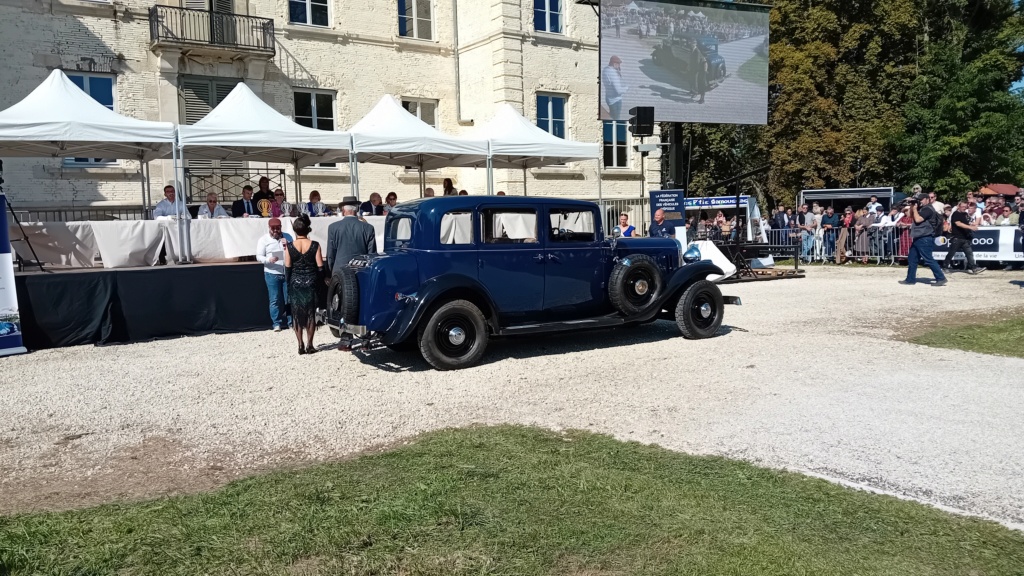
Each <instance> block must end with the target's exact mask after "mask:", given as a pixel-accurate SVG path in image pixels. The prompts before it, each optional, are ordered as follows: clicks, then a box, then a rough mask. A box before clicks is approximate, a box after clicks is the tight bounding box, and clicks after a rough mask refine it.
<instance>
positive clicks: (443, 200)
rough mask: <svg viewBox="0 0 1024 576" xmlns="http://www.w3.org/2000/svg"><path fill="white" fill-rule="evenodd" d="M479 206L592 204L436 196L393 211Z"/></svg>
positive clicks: (585, 204)
mask: <svg viewBox="0 0 1024 576" xmlns="http://www.w3.org/2000/svg"><path fill="white" fill-rule="evenodd" d="M481 204H487V205H490V206H494V205H499V206H500V205H502V204H507V205H510V206H511V205H517V206H523V205H542V206H552V205H557V206H578V207H580V208H587V209H590V208H593V207H594V203H593V202H588V201H586V200H574V199H570V198H551V197H544V196H481V195H476V196H436V197H433V198H417V199H415V200H409V201H407V202H401V203H399V204H398V206H396V207H395V209H396V210H397V211H399V212H420V211H423V210H428V211H430V210H436V209H441V210H444V211H445V212H447V211H449V210H459V209H465V210H470V209H473V208H476V207H477V206H479V205H481Z"/></svg>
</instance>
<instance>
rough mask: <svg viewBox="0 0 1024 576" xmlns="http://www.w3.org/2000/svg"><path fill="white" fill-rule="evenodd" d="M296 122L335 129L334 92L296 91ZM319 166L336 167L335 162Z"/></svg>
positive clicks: (320, 128)
mask: <svg viewBox="0 0 1024 576" xmlns="http://www.w3.org/2000/svg"><path fill="white" fill-rule="evenodd" d="M295 123H296V124H301V125H303V126H305V127H306V128H314V129H316V130H329V131H331V132H333V131H334V94H332V93H330V92H296V93H295ZM316 166H317V167H318V168H334V166H335V163H334V162H322V163H320V164H317V165H316Z"/></svg>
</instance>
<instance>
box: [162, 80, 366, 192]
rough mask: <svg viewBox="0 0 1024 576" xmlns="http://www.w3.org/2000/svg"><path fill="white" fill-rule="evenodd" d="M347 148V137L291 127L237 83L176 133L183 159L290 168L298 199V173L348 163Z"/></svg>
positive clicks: (291, 124)
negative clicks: (320, 165) (315, 166)
mask: <svg viewBox="0 0 1024 576" xmlns="http://www.w3.org/2000/svg"><path fill="white" fill-rule="evenodd" d="M351 143H352V137H351V135H349V134H348V133H347V132H336V131H330V130H316V129H314V128H307V127H306V126H302V125H300V124H296V123H295V122H293V121H292V119H291V118H288V117H287V116H285V115H283V114H281V113H280V112H278V111H277V110H275V109H274V108H272V107H271V106H270V105H268V104H267V103H266V102H264V101H263V100H261V99H260V97H259V96H257V95H256V94H254V93H253V91H252V90H251V89H249V87H248V86H246V85H245V84H244V83H242V82H239V83H238V85H236V86H235V87H234V89H232V90H231V93H229V94H228V95H227V97H225V98H224V100H223V101H222V102H221V103H220V104H219V105H218V106H217V107H216V108H214V109H213V110H211V111H210V113H209V114H207V115H206V116H204V117H203V119H202V120H200V121H198V122H196V123H195V124H192V125H190V126H179V127H178V147H179V150H180V151H181V155H182V158H184V153H185V152H186V151H187V152H188V156H189V158H194V159H202V160H249V161H256V162H273V163H277V164H291V165H292V167H293V168H294V169H295V178H296V184H297V189H296V193H297V194H299V193H301V182H302V179H301V176H300V171H301V169H302V168H304V167H306V166H311V165H313V164H316V163H318V162H333V161H347V160H348V151H349V149H350V148H351ZM297 201H300V202H301V198H298V199H297Z"/></svg>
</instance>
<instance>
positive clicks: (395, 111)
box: [349, 95, 487, 197]
mask: <svg viewBox="0 0 1024 576" xmlns="http://www.w3.org/2000/svg"><path fill="white" fill-rule="evenodd" d="M349 133H351V134H352V155H351V157H352V159H353V162H352V169H353V178H352V181H353V193H354V194H355V195H356V196H357V197H358V195H359V168H358V163H359V162H371V163H374V164H393V165H397V166H416V167H417V168H418V169H419V171H420V193H421V194H422V192H423V186H424V180H423V171H424V170H434V169H436V168H443V167H446V166H466V165H468V164H470V163H471V162H474V161H481V162H482V161H486V159H487V142H486V141H484V140H475V139H466V138H458V137H456V136H449V135H447V134H444V133H442V132H440V131H438V130H437V129H435V128H434V127H433V126H430V125H429V124H427V123H426V122H423V121H422V120H420V119H419V118H417V117H415V116H413V115H412V114H410V113H409V112H408V111H406V110H405V109H404V108H402V106H401V104H399V103H398V102H397V101H396V100H395V99H394V98H393V97H391V96H387V95H385V96H384V97H382V98H381V99H380V101H378V102H377V104H376V105H375V106H374V107H373V109H372V110H370V111H369V112H368V113H367V114H366V116H363V118H362V119H361V120H360V121H359V122H356V123H355V125H353V126H352V127H351V128H349Z"/></svg>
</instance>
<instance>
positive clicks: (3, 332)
mask: <svg viewBox="0 0 1024 576" xmlns="http://www.w3.org/2000/svg"><path fill="white" fill-rule="evenodd" d="M0 212H2V213H3V215H4V222H3V226H0V356H8V355H11V354H23V353H25V352H27V350H25V347H24V346H23V345H22V342H21V317H20V316H19V315H18V293H17V292H16V291H15V288H14V257H13V256H12V255H11V240H10V235H9V233H8V231H7V196H6V195H5V194H4V193H3V192H0Z"/></svg>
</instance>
